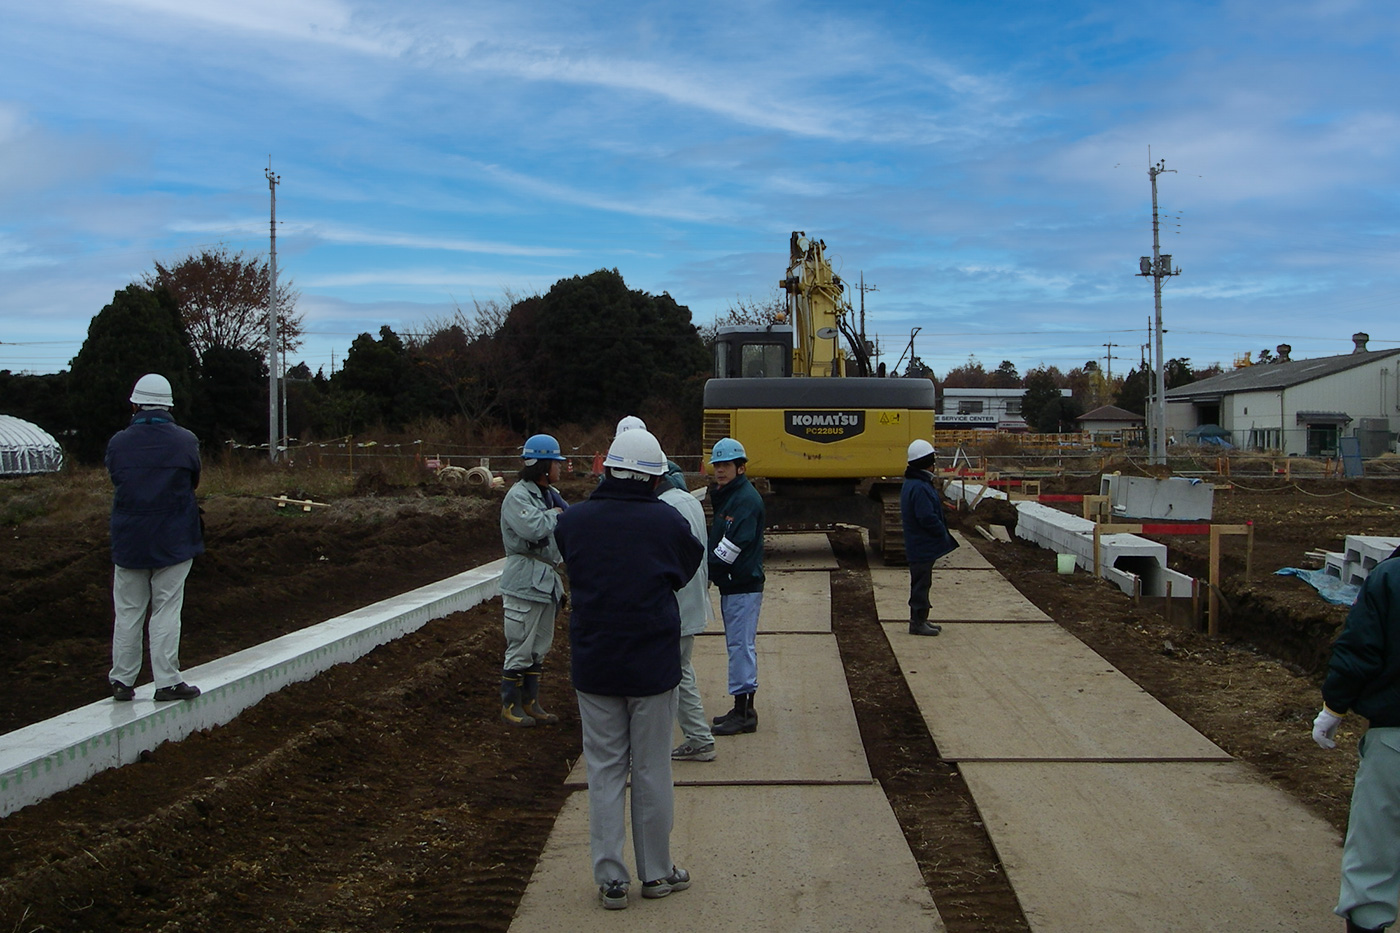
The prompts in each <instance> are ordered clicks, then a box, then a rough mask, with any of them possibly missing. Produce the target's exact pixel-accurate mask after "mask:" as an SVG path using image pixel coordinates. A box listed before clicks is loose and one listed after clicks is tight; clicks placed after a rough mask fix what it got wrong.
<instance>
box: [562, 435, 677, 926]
mask: <svg viewBox="0 0 1400 933" xmlns="http://www.w3.org/2000/svg"><path fill="white" fill-rule="evenodd" d="M604 468H605V474H606V475H605V476H604V478H603V481H602V482H601V483H599V484H598V488H597V489H595V490H594V491H593V494H592V495H590V496H589V497H588V499H587V501H585V502H581V503H578V504H576V505H574V506H572V507H570V508H569V509H568V511H566V512H564V513H563V514H561V515H560V516H559V521H558V523H557V525H556V526H555V529H554V540H555V543H556V544H557V545H558V547H559V550H560V552H561V554H562V555H563V558H564V563H565V566H566V567H567V570H568V576H569V592H570V607H571V609H570V614H569V643H570V646H571V648H572V659H571V660H572V673H573V681H574V689H575V691H576V692H577V694H578V709H579V720H580V722H581V723H582V725H583V756H584V759H585V760H586V761H587V763H588V819H589V843H590V848H591V851H592V858H593V879H594V881H595V883H597V885H598V893H599V897H600V898H601V899H602V902H603V906H604V907H606V908H607V909H609V910H619V909H622V908H625V907H626V906H627V903H628V901H627V895H628V889H629V887H630V882H631V874H630V873H629V872H628V870H627V865H626V864H625V862H624V861H623V846H624V838H623V837H624V830H623V819H624V800H625V795H626V790H627V781H628V776H629V774H630V776H631V782H632V806H631V815H632V843H633V849H634V851H635V854H636V861H637V874H638V875H640V876H641V878H642V879H643V884H642V891H641V893H642V896H643V897H648V898H657V897H665V896H666V895H668V894H670V893H671V892H672V891H681V890H684V889H685V888H688V887H689V886H690V875H689V873H687V872H686V871H685V870H684V869H681V868H677V867H676V866H675V864H674V863H673V862H672V861H671V824H672V818H673V801H672V792H671V728H672V723H673V722H674V721H675V716H676V686H677V685H678V684H679V683H680V680H681V648H680V641H681V618H680V610H679V608H678V606H677V603H676V591H677V590H679V589H680V588H681V587H683V586H685V584H686V581H688V580H689V579H690V578H691V577H692V576H693V575H694V574H695V571H696V569H697V568H698V567H699V566H700V561H701V559H702V558H703V556H704V546H703V545H701V544H700V542H699V541H697V540H696V539H695V536H694V535H692V534H691V531H690V526H689V525H688V524H687V523H686V520H685V519H684V518H682V517H681V514H680V513H679V512H677V511H676V510H675V509H673V508H672V507H671V506H669V505H667V504H666V503H665V502H663V501H661V499H659V498H657V495H656V487H657V484H658V483H659V482H661V481H662V480H661V477H662V474H664V473H665V472H666V456H665V454H663V453H662V452H661V444H660V443H659V442H658V441H657V440H656V438H655V437H654V436H652V434H651V433H650V432H648V431H645V430H641V429H638V430H633V431H626V432H624V433H622V434H619V435H618V436H617V437H616V438H614V439H613V442H612V446H611V447H610V448H609V449H608V455H607V458H606V459H605V460H604Z"/></svg>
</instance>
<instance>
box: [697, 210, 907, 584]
mask: <svg viewBox="0 0 1400 933" xmlns="http://www.w3.org/2000/svg"><path fill="white" fill-rule="evenodd" d="M780 285H781V286H782V288H783V290H784V292H785V293H786V295H787V308H786V311H785V313H783V314H781V315H779V319H778V320H776V321H774V322H773V323H771V324H767V325H750V326H742V327H735V326H730V327H721V328H720V329H719V333H718V335H717V336H716V338H715V348H714V359H715V370H714V375H713V377H712V378H711V379H709V380H708V381H707V382H706V383H705V418H704V442H705V449H706V450H709V449H710V448H711V447H713V446H714V443H715V441H717V440H719V439H720V438H722V437H733V438H735V439H736V440H738V441H739V442H740V443H742V444H743V445H744V449H745V451H746V452H747V453H748V475H749V476H750V477H753V478H763V479H766V480H767V481H768V485H769V487H770V489H771V490H772V491H771V493H770V494H769V495H768V496H766V497H765V507H766V509H767V512H768V523H769V525H770V527H775V528H780V527H782V528H804V527H805V528H814V529H817V528H826V527H831V526H832V525H834V524H835V523H838V522H842V523H849V524H859V525H864V526H866V527H867V528H869V529H870V532H871V542H872V544H874V545H875V547H876V548H877V550H879V552H880V553H881V555H882V556H883V557H884V558H885V560H886V561H887V562H899V561H902V560H903V559H904V541H903V536H902V533H901V530H900V523H899V486H900V483H901V482H902V479H901V478H902V476H903V474H904V468H905V459H904V458H905V452H906V450H907V448H908V446H909V443H910V442H911V441H913V440H914V439H915V438H924V439H925V440H932V438H933V418H934V388H933V382H932V381H931V380H929V379H901V378H886V377H884V376H878V375H872V374H871V367H870V355H869V352H868V348H867V345H866V342H865V337H864V334H861V333H858V332H857V331H856V329H855V328H854V326H853V325H852V322H851V310H852V309H851V305H850V303H849V302H848V301H847V299H846V296H845V288H844V286H843V285H842V283H841V279H840V277H839V276H838V275H836V274H834V273H833V271H832V268H831V263H830V262H828V260H827V258H826V244H825V243H824V242H822V241H821V240H817V239H813V238H811V237H808V236H807V235H806V234H805V233H803V232H802V231H794V232H793V234H792V238H791V240H790V242H789V263H788V269H787V274H786V276H785V277H784V278H783V280H782V281H781V283H780ZM842 337H845V338H846V341H847V343H848V345H849V347H850V352H849V354H848V352H847V350H846V349H845V348H843V347H842V346H841V342H840V338H842ZM848 369H853V370H854V371H855V374H851V373H850V372H848Z"/></svg>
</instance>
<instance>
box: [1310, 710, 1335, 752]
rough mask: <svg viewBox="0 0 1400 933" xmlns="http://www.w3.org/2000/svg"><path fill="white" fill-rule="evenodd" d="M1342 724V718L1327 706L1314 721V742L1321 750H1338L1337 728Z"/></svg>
mask: <svg viewBox="0 0 1400 933" xmlns="http://www.w3.org/2000/svg"><path fill="white" fill-rule="evenodd" d="M1341 724H1342V717H1340V716H1338V715H1337V714H1336V713H1334V712H1332V711H1331V710H1330V709H1328V708H1327V707H1326V706H1325V705H1324V706H1323V707H1322V712H1320V713H1318V714H1317V718H1316V719H1314V720H1313V741H1314V742H1316V743H1317V744H1318V746H1319V747H1320V748H1336V747H1337V742H1336V735H1337V727H1338V726H1340V725H1341Z"/></svg>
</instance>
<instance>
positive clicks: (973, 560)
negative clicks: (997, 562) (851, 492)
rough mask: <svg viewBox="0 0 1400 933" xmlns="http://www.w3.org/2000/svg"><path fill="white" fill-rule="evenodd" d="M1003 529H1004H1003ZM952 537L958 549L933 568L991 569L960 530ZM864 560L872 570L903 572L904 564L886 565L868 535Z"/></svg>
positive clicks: (866, 536) (944, 556) (946, 555)
mask: <svg viewBox="0 0 1400 933" xmlns="http://www.w3.org/2000/svg"><path fill="white" fill-rule="evenodd" d="M998 527H1000V526H998ZM1003 530H1005V529H1003ZM953 537H954V538H955V539H956V540H957V542H958V549H957V550H956V551H953V552H952V553H951V554H944V555H943V556H942V557H940V558H939V559H938V561H937V562H936V563H935V564H934V565H933V567H934V569H935V570H992V569H993V567H992V564H991V562H990V561H989V560H987V558H985V557H983V556H982V555H981V554H980V553H979V552H978V550H977V548H975V547H973V546H972V544H971V543H970V542H969V541H968V540H967V537H966V536H965V535H964V534H963V533H962V532H961V531H954V532H953ZM865 560H866V563H868V564H869V565H870V569H871V571H872V572H874V571H875V570H877V569H878V570H889V571H892V572H903V571H904V570H905V568H904V566H903V565H901V566H898V567H886V566H885V563H884V561H883V559H881V557H880V556H879V555H878V554H876V553H875V549H874V548H872V547H871V546H870V535H869V534H866V535H865Z"/></svg>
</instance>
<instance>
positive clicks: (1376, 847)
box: [1313, 548, 1400, 933]
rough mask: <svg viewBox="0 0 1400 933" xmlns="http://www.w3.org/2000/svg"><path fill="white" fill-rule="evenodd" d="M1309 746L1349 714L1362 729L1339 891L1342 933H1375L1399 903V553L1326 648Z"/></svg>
mask: <svg viewBox="0 0 1400 933" xmlns="http://www.w3.org/2000/svg"><path fill="white" fill-rule="evenodd" d="M1322 700H1323V703H1322V711H1321V712H1320V713H1318V714H1317V719H1316V720H1314V721H1313V740H1314V741H1316V742H1317V744H1318V745H1320V746H1321V747H1323V748H1328V749H1331V748H1336V747H1337V742H1336V734H1337V727H1338V726H1339V725H1341V722H1342V717H1343V716H1345V715H1346V714H1347V713H1349V712H1355V713H1356V714H1357V715H1359V716H1363V717H1365V718H1366V720H1367V721H1368V722H1369V728H1368V729H1367V730H1366V734H1365V735H1364V736H1362V737H1361V742H1360V743H1359V744H1358V745H1357V752H1358V753H1359V754H1360V756H1361V761H1360V762H1359V763H1358V764H1357V767H1356V780H1355V783H1354V784H1353V787H1352V792H1351V813H1350V815H1349V817H1348V819H1347V835H1346V842H1345V843H1344V845H1343V847H1342V886H1341V895H1340V897H1339V898H1338V900H1337V906H1336V908H1335V910H1334V912H1335V913H1336V914H1337V915H1338V916H1339V917H1344V918H1345V919H1346V922H1347V933H1378V931H1380V930H1384V929H1386V928H1387V927H1389V926H1390V925H1391V924H1393V923H1394V922H1395V919H1396V902H1397V900H1400V548H1397V549H1396V550H1395V552H1394V553H1392V554H1391V555H1390V556H1389V557H1388V558H1386V559H1385V560H1383V561H1381V562H1380V563H1379V564H1377V565H1376V566H1375V568H1374V569H1372V570H1371V572H1370V573H1369V574H1367V576H1366V579H1365V581H1364V582H1363V583H1362V584H1361V592H1360V593H1359V594H1358V595H1357V597H1356V602H1355V603H1353V604H1352V607H1351V611H1350V612H1349V613H1348V614H1347V621H1346V624H1345V625H1344V626H1343V627H1342V633H1341V634H1340V635H1338V636H1337V640H1336V642H1335V643H1334V644H1333V645H1332V658H1331V660H1330V661H1329V663H1328V665H1327V677H1326V679H1325V680H1324V681H1323V683H1322Z"/></svg>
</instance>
